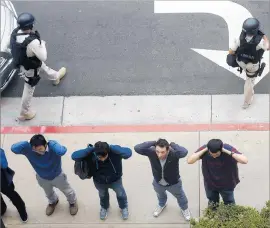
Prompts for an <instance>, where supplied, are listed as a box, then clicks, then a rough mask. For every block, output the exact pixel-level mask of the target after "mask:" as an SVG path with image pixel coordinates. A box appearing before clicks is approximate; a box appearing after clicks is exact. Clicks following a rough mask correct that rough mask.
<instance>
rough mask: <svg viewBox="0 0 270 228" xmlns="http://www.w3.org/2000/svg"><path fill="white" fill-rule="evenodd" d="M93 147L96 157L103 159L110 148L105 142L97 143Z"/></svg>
mask: <svg viewBox="0 0 270 228" xmlns="http://www.w3.org/2000/svg"><path fill="white" fill-rule="evenodd" d="M94 147H95V153H96V155H97V156H101V157H105V156H106V155H107V154H108V153H109V151H110V146H109V144H108V143H106V142H101V141H98V142H96V143H95V145H94Z"/></svg>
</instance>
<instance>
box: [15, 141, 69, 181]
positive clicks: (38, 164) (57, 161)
mask: <svg viewBox="0 0 270 228" xmlns="http://www.w3.org/2000/svg"><path fill="white" fill-rule="evenodd" d="M11 151H12V152H14V153H15V154H21V155H24V156H26V157H27V159H28V161H29V162H30V164H31V165H32V167H33V168H34V170H35V171H36V173H37V174H38V175H39V176H40V177H41V178H43V179H46V180H53V179H54V178H55V177H57V176H58V175H60V174H61V172H62V162H61V157H62V156H63V155H65V153H66V152H67V148H66V147H65V146H62V145H60V144H59V143H58V142H57V141H55V140H49V141H48V147H47V151H46V152H45V154H44V155H39V154H37V153H36V152H35V151H33V150H32V147H31V145H30V143H29V142H27V141H22V142H18V143H15V144H13V145H12V146H11Z"/></svg>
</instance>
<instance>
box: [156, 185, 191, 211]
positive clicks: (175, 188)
mask: <svg viewBox="0 0 270 228" xmlns="http://www.w3.org/2000/svg"><path fill="white" fill-rule="evenodd" d="M153 187H154V190H155V191H156V193H157V198H158V202H159V206H161V207H164V206H165V204H166V202H167V194H166V191H168V192H170V193H171V194H172V195H173V196H174V197H175V198H176V199H177V202H178V205H179V207H180V208H181V209H182V210H186V209H188V199H187V197H186V194H185V192H184V190H183V186H182V181H181V180H179V182H178V183H177V184H174V185H170V186H163V185H160V184H159V183H157V182H156V181H155V180H154V181H153Z"/></svg>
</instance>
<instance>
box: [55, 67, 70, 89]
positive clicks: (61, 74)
mask: <svg viewBox="0 0 270 228" xmlns="http://www.w3.org/2000/svg"><path fill="white" fill-rule="evenodd" d="M58 73H59V78H58V79H56V80H55V81H53V84H54V85H58V84H59V83H60V80H61V79H62V78H63V77H64V76H65V75H66V73H67V69H66V68H65V67H62V68H61V69H60V70H59V71H58Z"/></svg>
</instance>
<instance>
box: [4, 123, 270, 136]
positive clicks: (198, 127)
mask: <svg viewBox="0 0 270 228" xmlns="http://www.w3.org/2000/svg"><path fill="white" fill-rule="evenodd" d="M269 126H270V124H269V123H254V124H253V123H246V124H245V123H244V124H231V123H227V124H172V125H169V124H164V125H162V124H157V125H114V126H66V127H64V126H61V127H57V126H32V127H1V134H36V133H42V134H45V133H46V134H56V133H63V134H65V133H112V132H115V133H118V132H193V131H269Z"/></svg>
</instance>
